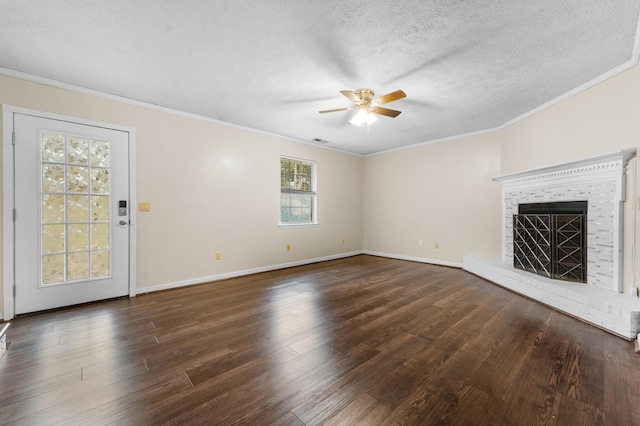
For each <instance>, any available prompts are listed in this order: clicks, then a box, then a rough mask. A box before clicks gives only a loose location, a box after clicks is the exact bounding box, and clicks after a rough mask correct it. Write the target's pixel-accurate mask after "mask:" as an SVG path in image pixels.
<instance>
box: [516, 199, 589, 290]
mask: <svg viewBox="0 0 640 426" xmlns="http://www.w3.org/2000/svg"><path fill="white" fill-rule="evenodd" d="M587 209H588V201H572V202H548V203H525V204H519V205H518V213H517V214H514V215H513V266H514V268H517V269H521V270H523V271H528V272H532V273H534V274H538V275H541V276H543V277H547V278H552V279H556V280H564V281H572V282H580V283H586V282H587V244H586V241H587V238H586V237H587V233H586V228H587Z"/></svg>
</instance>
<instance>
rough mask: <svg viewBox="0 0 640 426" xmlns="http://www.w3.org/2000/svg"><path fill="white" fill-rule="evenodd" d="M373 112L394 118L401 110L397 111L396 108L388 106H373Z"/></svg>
mask: <svg viewBox="0 0 640 426" xmlns="http://www.w3.org/2000/svg"><path fill="white" fill-rule="evenodd" d="M373 112H374V113H375V114H380V115H386V116H387V117H391V118H394V117H397V116H399V115H400V113H401V112H402V111H398V110H395V109H389V108H382V107H377V108H375V109H374V110H373Z"/></svg>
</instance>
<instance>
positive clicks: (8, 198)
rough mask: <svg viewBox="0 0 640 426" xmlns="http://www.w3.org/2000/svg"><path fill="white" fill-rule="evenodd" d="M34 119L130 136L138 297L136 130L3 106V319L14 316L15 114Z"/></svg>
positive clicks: (132, 271) (132, 289) (132, 251)
mask: <svg viewBox="0 0 640 426" xmlns="http://www.w3.org/2000/svg"><path fill="white" fill-rule="evenodd" d="M16 113H18V114H24V115H31V116H35V117H41V118H46V119H51V120H59V121H68V122H71V123H77V124H82V125H86V126H93V127H103V128H107V129H113V130H118V131H121V132H125V133H127V134H128V138H129V165H128V170H129V205H130V206H131V208H130V209H129V220H130V225H129V226H130V231H129V297H134V296H135V295H136V228H135V224H136V213H137V208H136V207H137V205H138V203H137V198H136V129H135V127H127V126H120V125H117V124H110V123H103V122H99V121H93V120H87V119H84V118H78V117H70V116H66V115H60V114H54V113H49V112H44V111H37V110H33V109H27V108H19V107H14V106H11V105H6V104H4V105H2V166H3V176H2V189H3V207H2V213H3V222H4V237H3V250H4V281H3V286H4V289H3V295H4V313H0V315H1V316H0V319H4V320H5V321H8V320H11V319H13V318H14V316H15V296H14V294H13V289H14V288H15V238H16V236H15V226H14V221H13V211H14V207H15V182H14V177H15V161H14V150H13V129H14V120H13V118H14V114H16Z"/></svg>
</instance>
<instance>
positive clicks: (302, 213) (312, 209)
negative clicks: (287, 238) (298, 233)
mask: <svg viewBox="0 0 640 426" xmlns="http://www.w3.org/2000/svg"><path fill="white" fill-rule="evenodd" d="M315 223H316V163H315V161H309V160H300V159H298V158H290V157H280V224H281V225H305V224H315Z"/></svg>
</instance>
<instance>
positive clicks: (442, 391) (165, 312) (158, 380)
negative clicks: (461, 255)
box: [0, 256, 640, 425]
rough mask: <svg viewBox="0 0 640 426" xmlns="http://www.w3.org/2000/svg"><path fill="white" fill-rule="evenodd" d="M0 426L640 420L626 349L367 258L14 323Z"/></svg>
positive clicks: (462, 287) (563, 319) (442, 275)
mask: <svg viewBox="0 0 640 426" xmlns="http://www.w3.org/2000/svg"><path fill="white" fill-rule="evenodd" d="M7 342H8V351H7V353H6V354H5V355H4V357H3V358H2V359H0V424H25V425H48V424H79V425H94V424H118V425H149V424H165V423H166V424H225V425H226V424H247V425H261V424H277V425H317V424H328V425H334V424H344V425H354V424H365V425H376V424H416V425H432V424H454V425H529V424H531V425H640V355H638V354H636V353H635V352H634V348H633V343H632V342H627V341H625V340H623V339H621V338H618V337H615V336H612V335H610V334H608V333H605V332H602V331H600V330H599V329H597V328H594V327H592V326H590V325H587V324H584V323H582V322H580V321H577V320H575V319H573V318H570V317H567V316H565V315H563V314H560V313H557V312H555V311H552V310H551V309H549V308H547V307H545V306H542V305H539V304H537V303H535V302H532V301H530V300H528V299H525V298H522V297H520V296H518V295H516V294H514V293H510V292H509V291H506V290H504V289H502V288H500V287H497V286H495V285H493V284H491V283H489V282H487V281H485V280H483V279H481V278H478V277H476V276H474V275H471V274H469V273H466V272H464V271H462V270H458V269H453V268H446V267H439V266H434V265H428V264H421V263H413V262H407V261H401V260H392V259H385V258H379V257H372V256H356V257H351V258H347V259H341V260H335V261H330V262H323V263H318V264H314V265H309V266H303V267H297V268H291V269H286V270H280V271H274V272H268V273H263V274H257V275H253V276H247V277H241V278H236V279H230V280H226V281H221V282H217V283H213V284H205V285H199V286H192V287H187V288H182V289H177V290H171V291H166V292H159V293H153V294H149V295H141V296H138V297H135V298H133V299H118V300H110V301H105V302H100V303H95V304H89V305H83V306H78V307H73V308H69V309H63V310H57V311H50V312H45V313H40V314H35V315H30V316H24V317H21V318H18V319H16V320H15V321H13V324H12V325H11V327H10V328H9V331H8V335H7Z"/></svg>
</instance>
